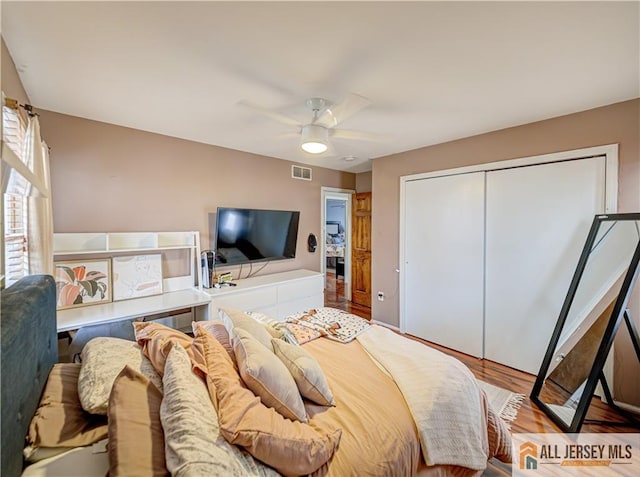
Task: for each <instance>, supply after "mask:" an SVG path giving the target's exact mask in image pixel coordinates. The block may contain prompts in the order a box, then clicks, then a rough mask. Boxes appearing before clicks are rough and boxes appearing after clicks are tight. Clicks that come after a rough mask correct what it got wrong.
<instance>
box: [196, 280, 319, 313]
mask: <svg viewBox="0 0 640 477" xmlns="http://www.w3.org/2000/svg"><path fill="white" fill-rule="evenodd" d="M205 292H206V293H208V294H209V295H210V296H211V306H210V307H209V310H210V319H211V320H219V319H220V318H219V315H218V308H225V307H227V308H235V309H237V310H242V311H259V312H262V313H264V314H266V315H269V316H271V317H272V318H275V319H277V320H284V319H285V318H286V317H287V316H289V315H291V314H293V313H296V312H299V311H304V310H308V309H310V308H320V307H322V306H324V277H323V275H322V273H319V272H313V271H311V270H303V269H299V270H291V271H288V272H280V273H272V274H269V275H260V276H257V277H251V278H242V279H240V280H234V281H233V282H232V285H231V286H221V287H220V288H208V289H205Z"/></svg>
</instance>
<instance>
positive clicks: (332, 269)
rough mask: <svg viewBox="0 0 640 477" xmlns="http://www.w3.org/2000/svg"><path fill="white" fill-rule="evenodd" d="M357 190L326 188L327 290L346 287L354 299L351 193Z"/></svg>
mask: <svg viewBox="0 0 640 477" xmlns="http://www.w3.org/2000/svg"><path fill="white" fill-rule="evenodd" d="M353 193H354V191H351V190H344V189H333V188H329V187H323V188H322V214H321V215H322V218H321V220H322V228H321V230H322V236H321V238H320V240H319V242H320V243H321V245H322V246H321V251H322V256H321V260H322V266H321V269H322V272H323V273H324V276H325V290H336V289H339V290H343V293H344V299H345V300H346V301H349V300H351V286H350V283H351V196H352V195H353Z"/></svg>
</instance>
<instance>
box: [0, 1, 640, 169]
mask: <svg viewBox="0 0 640 477" xmlns="http://www.w3.org/2000/svg"><path fill="white" fill-rule="evenodd" d="M638 7H639V3H638V2H622V3H614V2H572V3H561V2H532V3H524V2H494V3H485V2H465V3H463V2H438V3H436V2H407V3H400V2H317V3H315V2H314V3H312V2H284V3H272V2H252V3H249V2H224V3H223V2H193V3H192V2H118V3H109V2H102V3H92V2H68V3H62V2H43V3H39V2H38V3H36V2H15V3H14V2H8V1H3V2H2V3H1V8H2V36H3V37H4V39H5V42H6V44H7V46H8V48H9V51H10V52H11V55H12V57H13V59H14V62H15V63H16V67H17V68H18V71H19V74H20V77H21V79H22V82H23V84H24V87H25V89H26V91H27V93H28V94H29V97H30V99H31V102H32V103H33V105H34V106H36V107H37V108H41V109H47V110H51V111H57V112H61V113H66V114H71V115H74V116H80V117H84V118H89V119H94V120H98V121H105V122H108V123H113V124H119V125H122V126H128V127H132V128H137V129H142V130H145V131H152V132H156V133H161V134H166V135H170V136H175V137H180V138H184V139H190V140H193V141H198V142H202V143H207V144H215V145H218V146H223V147H227V148H232V149H238V150H241V151H247V152H251V153H256V154H262V155H265V156H272V157H277V158H281V159H286V160H291V161H298V162H303V163H307V164H311V165H320V166H323V167H328V168H332V169H341V170H347V171H351V172H361V171H366V170H370V169H371V159H375V158H377V157H381V156H386V155H389V154H394V153H398V152H402V151H407V150H411V149H416V148H419V147H422V146H427V145H430V144H437V143H440V142H445V141H449V140H453V139H457V138H461V137H466V136H471V135H475V134H479V133H483V132H487V131H492V130H496V129H501V128H505V127H509V126H515V125H518V124H525V123H529V122H532V121H537V120H541V119H545V118H550V117H554V116H559V115H563V114H567V113H572V112H576V111H582V110H586V109H590V108H594V107H598V106H602V105H606V104H611V103H615V102H618V101H623V100H627V99H632V98H636V97H639V96H640V86H639V84H640V81H639V71H640V65H639V56H640V53H639V44H640V38H639V27H638V25H639V8H638ZM348 93H357V94H360V95H363V96H365V97H367V98H369V99H370V100H371V101H372V105H370V106H368V107H367V108H365V109H363V110H361V111H360V112H359V113H357V114H356V115H354V116H352V117H351V118H349V119H347V120H346V121H345V122H344V123H343V124H341V125H340V126H343V127H344V128H348V129H353V130H359V131H364V132H369V133H377V134H381V135H384V138H383V139H381V140H379V141H375V142H364V141H356V140H344V139H333V145H334V150H335V156H333V157H327V156H326V155H325V156H312V155H309V154H306V153H303V152H302V151H301V150H300V148H299V144H298V139H297V138H296V137H291V136H289V137H283V135H284V136H286V134H285V133H288V132H292V131H294V129H292V128H290V127H287V126H284V125H282V124H280V123H277V122H275V121H273V120H272V119H270V118H267V117H265V116H262V115H259V114H257V113H256V112H255V111H252V110H250V109H247V108H243V107H241V106H240V105H238V102H240V101H249V102H251V103H255V104H258V105H261V106H263V107H265V108H269V109H272V110H274V111H277V112H279V113H283V114H286V115H288V116H292V117H294V118H297V119H299V120H300V121H301V122H304V121H307V120H309V119H310V117H311V115H310V113H309V111H308V110H306V109H305V106H304V103H305V100H306V99H307V98H310V97H313V96H321V97H324V98H327V99H329V100H331V101H334V102H337V101H339V100H341V99H342V98H343V97H344V96H345V95H347V94H348ZM344 156H356V158H357V159H356V160H355V161H352V162H347V161H344V160H343V159H342V158H343V157H344Z"/></svg>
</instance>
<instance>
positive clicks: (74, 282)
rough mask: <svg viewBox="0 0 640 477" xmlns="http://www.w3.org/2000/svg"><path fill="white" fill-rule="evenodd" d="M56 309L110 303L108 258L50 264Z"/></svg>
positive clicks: (109, 267) (109, 264) (109, 261)
mask: <svg viewBox="0 0 640 477" xmlns="http://www.w3.org/2000/svg"><path fill="white" fill-rule="evenodd" d="M54 269H55V280H56V304H57V309H58V310H65V309H67V308H76V307H80V306H87V305H97V304H100V303H110V302H111V300H112V298H111V259H109V258H104V259H90V260H64V261H57V262H54Z"/></svg>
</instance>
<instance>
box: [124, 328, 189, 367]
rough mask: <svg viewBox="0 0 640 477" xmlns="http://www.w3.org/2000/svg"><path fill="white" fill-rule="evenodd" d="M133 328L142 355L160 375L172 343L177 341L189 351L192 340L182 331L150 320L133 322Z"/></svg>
mask: <svg viewBox="0 0 640 477" xmlns="http://www.w3.org/2000/svg"><path fill="white" fill-rule="evenodd" d="M133 329H134V332H135V335H136V341H137V342H138V344H139V345H140V347H141V348H142V351H143V352H144V355H145V356H146V357H147V358H149V360H151V363H153V367H154V368H155V369H156V371H157V372H158V374H159V375H160V376H162V375H163V374H164V362H165V360H166V359H167V354H169V350H170V349H171V346H172V344H173V343H177V344H179V345H180V346H182V347H183V348H184V349H186V350H187V351H189V349H190V348H191V342H192V341H193V338H191V337H190V336H188V335H186V334H185V333H183V332H182V331H179V330H176V329H174V328H169V327H168V326H165V325H163V324H160V323H154V322H152V321H137V322H134V323H133Z"/></svg>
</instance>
